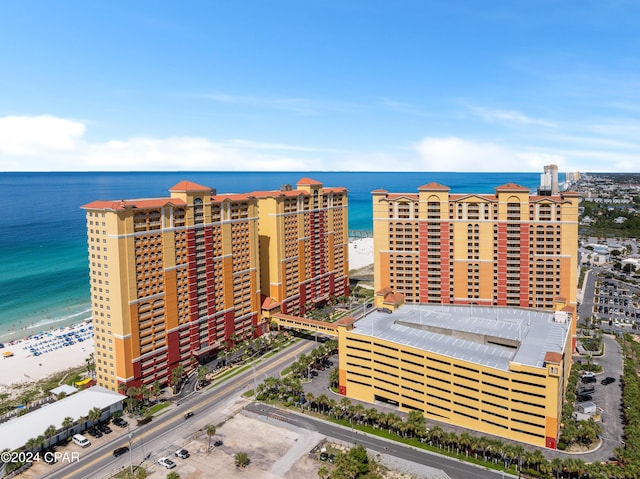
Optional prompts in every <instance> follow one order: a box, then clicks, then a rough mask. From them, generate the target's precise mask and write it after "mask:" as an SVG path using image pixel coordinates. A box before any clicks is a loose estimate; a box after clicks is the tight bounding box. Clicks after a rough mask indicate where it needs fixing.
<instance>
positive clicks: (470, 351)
mask: <svg viewBox="0 0 640 479" xmlns="http://www.w3.org/2000/svg"><path fill="white" fill-rule="evenodd" d="M570 330H571V318H570V317H569V316H568V315H567V314H566V313H562V314H558V313H557V312H555V313H554V312H552V311H542V310H534V309H525V308H505V307H490V306H466V305H427V304H405V305H403V306H402V307H400V308H398V309H397V310H396V311H394V312H393V313H392V314H388V313H384V312H381V311H374V312H372V313H370V314H368V315H367V316H365V317H363V318H362V319H360V320H358V321H357V322H356V323H355V324H354V330H353V332H354V333H357V334H360V335H362V336H363V337H367V336H368V337H373V338H380V339H385V340H387V341H392V342H395V343H398V344H404V345H406V346H411V347H414V348H417V349H422V350H424V351H430V352H433V353H436V354H441V355H444V356H449V357H453V358H457V359H460V360H463V361H468V362H470V363H476V364H481V365H484V366H488V367H491V368H494V369H500V370H504V371H508V370H509V363H511V362H515V363H520V364H524V365H529V366H534V367H540V368H542V367H545V365H544V358H545V355H546V353H548V352H552V353H560V354H562V353H563V351H564V346H565V344H566V342H567V341H569V340H570V334H571V332H570Z"/></svg>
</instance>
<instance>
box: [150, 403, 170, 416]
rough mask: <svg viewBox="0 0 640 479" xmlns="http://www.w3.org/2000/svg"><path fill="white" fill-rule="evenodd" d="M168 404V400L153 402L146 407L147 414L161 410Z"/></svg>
mask: <svg viewBox="0 0 640 479" xmlns="http://www.w3.org/2000/svg"><path fill="white" fill-rule="evenodd" d="M169 406H170V403H168V402H160V403H158V404H154V405H153V406H151V407H150V408H148V409H147V414H149V415H152V414H155V413H157V412H158V411H162V410H163V409H164V408H167V407H169Z"/></svg>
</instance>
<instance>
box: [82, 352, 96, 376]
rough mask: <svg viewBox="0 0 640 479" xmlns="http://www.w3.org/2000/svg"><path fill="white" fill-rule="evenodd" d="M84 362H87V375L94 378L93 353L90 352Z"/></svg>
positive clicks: (94, 363)
mask: <svg viewBox="0 0 640 479" xmlns="http://www.w3.org/2000/svg"><path fill="white" fill-rule="evenodd" d="M85 362H86V363H87V373H88V374H89V376H91V377H92V378H94V379H95V377H96V362H95V360H94V357H93V353H91V354H90V355H89V357H88V358H85Z"/></svg>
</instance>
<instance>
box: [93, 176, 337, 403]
mask: <svg viewBox="0 0 640 479" xmlns="http://www.w3.org/2000/svg"><path fill="white" fill-rule="evenodd" d="M169 191H170V194H171V196H170V197H165V198H150V199H133V200H119V201H118V200H117V201H94V202H92V203H89V204H86V205H84V206H83V207H82V208H83V209H84V210H86V215H87V233H88V246H89V266H90V268H89V271H90V278H89V279H90V282H91V298H92V312H93V322H94V329H95V337H94V339H95V364H96V376H97V382H98V384H99V385H101V386H104V387H106V388H109V389H111V390H117V389H118V388H119V387H121V385H124V387H130V386H136V387H137V386H140V385H143V384H151V383H153V382H154V381H156V380H157V381H159V382H160V383H161V384H166V383H167V382H169V381H170V380H171V374H172V371H173V370H174V369H175V368H176V367H178V366H179V365H180V366H182V368H183V370H184V371H185V373H186V372H189V371H192V370H193V369H195V367H196V366H197V365H198V363H199V362H204V361H206V360H207V359H211V358H213V357H215V356H216V355H217V354H218V353H219V352H220V351H222V350H224V349H226V348H228V347H229V346H230V345H233V344H234V343H235V342H236V341H238V340H241V339H246V338H252V337H257V336H259V335H261V334H263V333H264V332H266V330H267V325H266V323H265V320H266V318H267V316H265V315H263V314H262V308H263V307H266V308H274V307H277V308H279V309H281V310H283V311H299V310H304V308H305V305H306V304H316V303H317V302H319V301H322V300H323V299H327V298H329V297H330V296H331V295H332V294H335V295H342V294H346V293H348V277H347V276H348V267H347V265H348V249H347V236H348V231H347V203H348V202H347V191H346V190H345V189H344V188H324V189H323V187H322V184H321V183H318V182H315V181H313V180H308V179H303V180H301V181H300V182H299V183H298V190H296V191H291V190H290V188H289V189H288V190H287V189H286V188H284V189H283V190H282V191H275V192H254V193H245V194H221V195H218V194H216V191H215V190H214V189H212V188H209V187H205V186H201V185H198V184H195V183H192V182H189V181H182V182H180V183H178V184H177V185H175V186H174V187H173V188H171V189H170V190H169ZM261 222H262V224H261ZM261 267H264V271H262V268H261ZM261 284H262V285H264V288H265V291H263V290H262V289H261Z"/></svg>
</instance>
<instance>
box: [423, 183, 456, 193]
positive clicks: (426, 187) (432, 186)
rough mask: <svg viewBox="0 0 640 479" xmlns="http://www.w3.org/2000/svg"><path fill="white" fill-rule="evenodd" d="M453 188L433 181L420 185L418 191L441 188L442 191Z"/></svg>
mask: <svg viewBox="0 0 640 479" xmlns="http://www.w3.org/2000/svg"><path fill="white" fill-rule="evenodd" d="M450 189H451V188H449V187H448V186H444V185H441V184H440V183H436V182H435V181H432V182H431V183H427V184H426V185H422V186H418V191H422V190H441V191H449V190H450Z"/></svg>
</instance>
